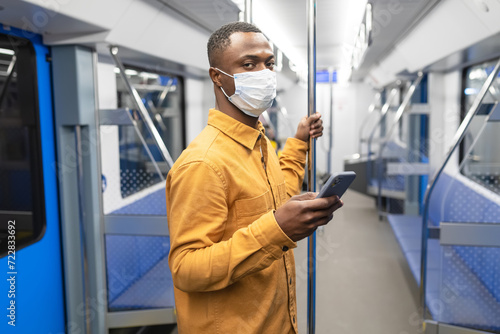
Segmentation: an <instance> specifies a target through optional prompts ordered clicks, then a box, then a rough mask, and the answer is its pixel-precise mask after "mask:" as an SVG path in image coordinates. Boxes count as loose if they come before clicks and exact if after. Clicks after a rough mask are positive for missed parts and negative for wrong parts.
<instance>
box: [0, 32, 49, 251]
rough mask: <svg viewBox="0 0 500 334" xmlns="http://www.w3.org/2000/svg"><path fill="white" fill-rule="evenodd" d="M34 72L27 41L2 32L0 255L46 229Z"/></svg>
mask: <svg viewBox="0 0 500 334" xmlns="http://www.w3.org/2000/svg"><path fill="white" fill-rule="evenodd" d="M36 77H37V76H36V58H35V51H34V49H33V46H32V45H31V43H30V42H29V41H27V40H25V39H21V38H16V37H13V36H6V35H0V218H1V220H0V256H6V255H7V254H11V253H9V251H12V250H14V248H15V250H19V249H20V248H22V247H25V246H27V245H29V244H31V243H33V242H35V241H36V240H38V239H39V238H41V236H42V234H43V231H44V229H45V215H44V208H43V203H44V197H43V183H42V166H41V147H40V141H41V136H40V126H39V118H38V116H39V115H38V104H37V103H38V102H37V98H38V97H37V95H36V92H37V85H36ZM14 242H15V243H14ZM13 245H15V246H13Z"/></svg>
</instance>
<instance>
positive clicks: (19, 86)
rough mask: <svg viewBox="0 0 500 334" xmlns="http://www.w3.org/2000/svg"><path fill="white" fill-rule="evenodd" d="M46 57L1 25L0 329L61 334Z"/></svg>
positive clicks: (27, 37) (35, 41)
mask: <svg viewBox="0 0 500 334" xmlns="http://www.w3.org/2000/svg"><path fill="white" fill-rule="evenodd" d="M49 57H50V54H49V49H48V48H46V47H45V46H44V45H43V44H42V42H41V37H40V36H38V35H35V34H33V33H30V32H25V31H21V30H18V29H14V28H11V29H8V28H6V27H5V26H4V27H0V268H1V270H0V273H1V276H0V277H1V279H0V291H1V294H0V295H1V297H0V300H1V307H0V309H1V310H2V311H1V316H0V319H1V321H0V332H1V333H64V327H65V315H64V297H63V288H62V286H63V277H62V263H61V262H62V261H61V244H60V231H59V215H58V192H57V183H56V171H55V168H54V166H55V160H56V159H55V139H54V128H53V110H52V99H51V94H52V93H51V79H50V66H49Z"/></svg>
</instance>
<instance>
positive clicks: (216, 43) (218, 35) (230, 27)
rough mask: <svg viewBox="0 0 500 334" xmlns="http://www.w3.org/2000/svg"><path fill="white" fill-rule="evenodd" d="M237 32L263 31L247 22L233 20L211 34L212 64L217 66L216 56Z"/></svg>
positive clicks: (209, 54) (209, 42)
mask: <svg viewBox="0 0 500 334" xmlns="http://www.w3.org/2000/svg"><path fill="white" fill-rule="evenodd" d="M236 32H255V33H261V34H262V31H260V29H259V28H257V27H256V26H254V25H253V24H250V23H247V22H231V23H228V24H225V25H223V26H222V27H220V28H219V29H217V30H216V31H214V33H213V34H212V35H211V36H210V38H209V39H208V43H207V53H208V61H209V63H210V66H216V64H215V58H216V56H217V55H218V54H220V53H222V52H223V51H224V50H226V49H227V47H228V46H229V45H231V40H230V39H229V38H230V37H231V35H232V34H234V33H236Z"/></svg>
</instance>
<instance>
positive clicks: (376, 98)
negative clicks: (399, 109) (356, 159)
mask: <svg viewBox="0 0 500 334" xmlns="http://www.w3.org/2000/svg"><path fill="white" fill-rule="evenodd" d="M381 96H382V95H381V94H380V93H378V92H377V94H375V96H374V97H373V102H372V103H370V106H369V107H368V114H367V115H366V117H365V118H364V119H363V121H361V126H360V127H359V137H358V138H359V145H358V152H359V155H360V156H361V155H362V154H363V153H362V152H361V151H362V150H363V148H362V147H361V143H362V142H363V130H364V129H365V127H366V125H367V124H368V120H369V119H370V116H371V114H372V112H373V111H374V110H375V108H376V106H377V102H380V97H381Z"/></svg>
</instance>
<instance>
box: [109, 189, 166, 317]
mask: <svg viewBox="0 0 500 334" xmlns="http://www.w3.org/2000/svg"><path fill="white" fill-rule="evenodd" d="M112 215H142V216H146V215H156V216H164V217H165V224H167V217H166V202H165V188H161V189H159V190H157V191H155V192H153V193H151V194H149V195H147V196H144V197H143V198H141V199H139V200H137V201H135V202H133V203H131V204H129V205H126V206H124V207H123V208H121V209H118V210H116V211H114V212H113V213H112ZM105 241H106V265H107V282H108V305H109V309H110V311H122V310H133V309H151V308H172V307H174V289H173V281H172V275H171V273H170V269H169V267H168V253H169V251H170V238H169V237H168V236H134V235H109V234H107V235H106V239H105Z"/></svg>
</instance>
